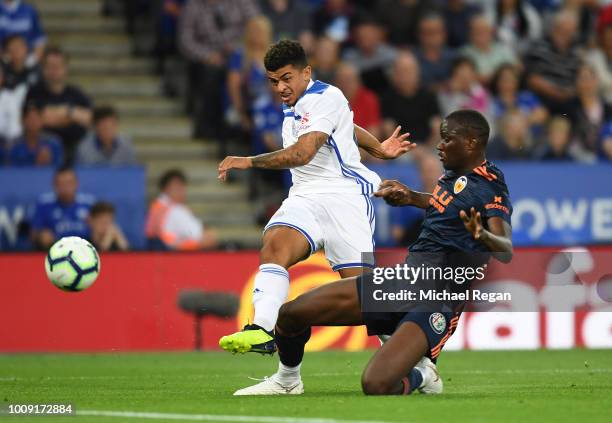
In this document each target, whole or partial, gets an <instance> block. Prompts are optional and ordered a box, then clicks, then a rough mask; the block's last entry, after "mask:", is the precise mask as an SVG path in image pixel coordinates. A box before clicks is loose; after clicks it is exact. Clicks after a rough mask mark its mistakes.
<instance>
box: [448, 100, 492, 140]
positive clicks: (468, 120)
mask: <svg viewBox="0 0 612 423" xmlns="http://www.w3.org/2000/svg"><path fill="white" fill-rule="evenodd" d="M446 120H451V121H453V122H455V123H456V124H457V125H459V127H460V128H459V132H461V134H462V135H464V136H466V137H469V138H475V139H476V140H477V141H478V142H479V143H480V144H481V145H482V146H483V147H484V146H486V145H487V142H488V141H489V133H490V132H491V128H490V126H489V122H487V119H486V118H485V117H484V116H483V115H482V114H481V113H480V112H478V111H476V110H471V109H463V110H456V111H454V112H452V113H451V114H450V115H448V116H446Z"/></svg>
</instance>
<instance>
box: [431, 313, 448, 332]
mask: <svg viewBox="0 0 612 423" xmlns="http://www.w3.org/2000/svg"><path fill="white" fill-rule="evenodd" d="M429 326H431V329H432V330H433V331H434V332H435V333H437V334H438V335H440V334H441V333H442V332H444V329H446V317H444V315H443V314H442V313H431V315H430V316H429Z"/></svg>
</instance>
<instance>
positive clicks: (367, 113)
mask: <svg viewBox="0 0 612 423" xmlns="http://www.w3.org/2000/svg"><path fill="white" fill-rule="evenodd" d="M335 85H336V86H337V87H338V88H340V90H341V91H342V92H343V93H344V96H345V97H346V99H347V100H348V101H349V104H350V105H351V109H353V122H354V123H355V124H356V125H359V126H361V127H362V128H364V129H366V130H367V131H369V132H370V133H371V134H372V135H374V136H375V137H376V138H378V139H381V137H382V128H381V125H382V117H381V114H380V103H379V101H378V97H377V96H376V94H375V93H374V92H372V91H370V90H368V89H367V88H366V87H364V86H363V84H362V83H361V79H360V78H359V72H357V68H355V66H353V65H351V64H350V63H347V62H344V63H341V64H340V66H338V70H337V72H336V81H335ZM394 129H395V128H394Z"/></svg>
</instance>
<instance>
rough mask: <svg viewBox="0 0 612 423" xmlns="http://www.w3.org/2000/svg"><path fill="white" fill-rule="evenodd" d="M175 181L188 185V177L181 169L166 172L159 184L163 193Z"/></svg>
mask: <svg viewBox="0 0 612 423" xmlns="http://www.w3.org/2000/svg"><path fill="white" fill-rule="evenodd" d="M175 179H178V180H179V181H181V182H182V183H184V184H186V183H187V176H186V175H185V172H183V171H182V170H180V169H169V170H167V171H165V172H164V173H163V174H162V176H161V177H160V178H159V183H158V186H159V190H160V191H163V190H164V189H166V187H167V186H168V184H169V183H170V182H172V181H173V180H175Z"/></svg>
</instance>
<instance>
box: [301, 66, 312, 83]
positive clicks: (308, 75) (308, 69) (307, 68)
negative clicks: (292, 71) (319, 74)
mask: <svg viewBox="0 0 612 423" xmlns="http://www.w3.org/2000/svg"><path fill="white" fill-rule="evenodd" d="M302 76H303V77H304V80H305V81H310V78H311V76H312V68H311V67H310V65H306V66H305V67H304V69H303V70H302Z"/></svg>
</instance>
